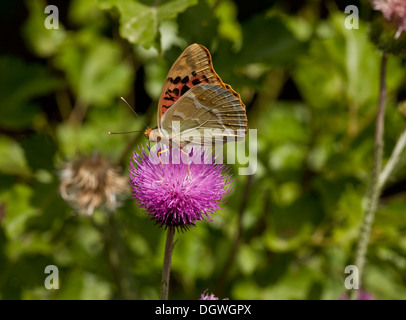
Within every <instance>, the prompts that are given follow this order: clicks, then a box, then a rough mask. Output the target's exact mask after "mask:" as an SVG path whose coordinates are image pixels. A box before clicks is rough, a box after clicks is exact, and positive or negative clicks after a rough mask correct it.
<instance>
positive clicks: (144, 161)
mask: <svg viewBox="0 0 406 320" xmlns="http://www.w3.org/2000/svg"><path fill="white" fill-rule="evenodd" d="M175 150H177V151H179V149H169V150H168V151H166V152H163V153H161V160H162V163H163V165H162V164H161V163H160V161H159V160H158V161H157V160H156V159H154V158H153V154H152V153H151V152H150V153H149V154H148V155H147V153H146V152H145V149H144V148H143V147H141V148H139V152H138V153H137V152H133V158H132V160H130V169H129V173H130V178H131V187H132V191H133V198H134V200H136V201H138V203H139V205H140V207H141V208H143V209H144V211H145V212H146V213H147V214H148V215H149V216H150V217H151V219H153V220H155V221H156V222H157V223H158V224H160V226H162V225H165V226H174V227H179V228H181V229H185V228H186V229H187V228H188V227H190V226H195V223H196V221H201V220H206V219H205V218H208V220H210V214H214V213H215V212H216V211H217V210H218V209H219V206H220V205H221V204H223V203H224V202H225V198H226V197H227V196H228V195H229V193H230V191H231V186H230V184H231V180H230V178H231V173H230V168H229V167H228V166H226V165H224V164H215V163H214V159H215V157H214V156H213V155H212V154H209V153H208V152H207V150H204V149H197V148H194V149H192V150H191V152H190V153H189V156H188V159H187V161H188V163H189V165H188V164H187V163H184V162H183V161H179V158H177V154H180V153H179V152H175ZM168 160H169V161H168ZM176 160H178V161H176ZM188 166H189V171H188ZM189 172H190V176H189ZM210 221H211V220H210Z"/></svg>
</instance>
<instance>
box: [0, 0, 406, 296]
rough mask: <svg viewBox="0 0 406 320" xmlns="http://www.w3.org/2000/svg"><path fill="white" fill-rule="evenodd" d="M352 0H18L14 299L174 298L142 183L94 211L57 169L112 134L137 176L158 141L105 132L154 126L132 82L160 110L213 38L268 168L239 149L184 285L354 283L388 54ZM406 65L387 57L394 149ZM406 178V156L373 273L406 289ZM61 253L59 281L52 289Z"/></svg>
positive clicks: (375, 243) (9, 163)
mask: <svg viewBox="0 0 406 320" xmlns="http://www.w3.org/2000/svg"><path fill="white" fill-rule="evenodd" d="M345 2H346V1H344V2H341V1H340V4H339V5H338V4H337V3H335V2H333V1H303V2H302V4H301V5H300V6H297V5H294V4H296V3H297V2H296V1H281V0H280V1H276V0H275V1H270V2H269V3H267V2H265V1H263V2H260V1H240V0H238V1H237V0H235V1H232V0H186V1H183V0H162V1H152V0H151V1H150V0H122V1H118V0H92V1H79V0H71V1H64V2H63V3H61V5H58V4H57V6H58V8H59V17H60V21H59V29H50V30H48V29H46V28H45V27H44V19H45V18H46V16H47V14H45V13H44V8H45V6H46V5H47V3H46V2H45V1H42V0H27V1H25V2H22V3H20V4H16V3H14V2H9V3H8V4H2V6H3V7H5V9H7V10H9V12H10V16H9V17H8V20H6V22H7V21H8V22H9V23H13V24H14V26H15V28H14V31H11V34H9V35H8V37H9V38H10V39H13V40H12V41H14V42H12V44H13V45H12V46H8V47H5V48H2V51H1V55H0V69H1V74H0V298H2V299H156V298H158V296H159V286H160V280H161V279H160V272H161V268H162V261H163V250H164V240H165V232H164V230H163V229H160V228H158V227H157V226H155V225H154V223H153V222H152V221H150V220H149V219H148V218H147V217H146V215H144V214H143V213H142V211H141V210H140V209H139V208H138V207H137V205H136V204H135V203H134V201H133V200H131V199H130V198H128V199H127V200H126V201H125V202H124V206H123V207H121V208H119V209H118V210H117V212H115V213H114V215H108V214H106V213H105V212H104V211H102V210H96V211H95V213H94V215H93V216H92V217H91V218H89V217H87V216H83V215H79V214H78V213H77V212H76V211H75V210H74V209H72V208H71V207H70V206H69V205H68V204H67V203H66V202H65V201H64V200H63V199H62V198H61V196H60V193H59V183H60V180H59V174H60V173H59V172H60V169H61V167H62V164H63V162H64V161H70V160H73V159H76V158H77V156H78V155H79V154H80V155H90V154H92V152H93V151H94V150H98V152H99V153H100V154H101V155H103V156H105V157H107V158H108V159H110V160H111V161H112V162H116V163H119V164H120V165H121V166H122V167H123V172H124V173H123V174H126V172H127V169H128V160H129V158H130V156H131V152H132V150H135V149H136V147H137V145H139V144H141V143H146V140H145V138H143V137H142V135H141V134H136V135H134V136H131V135H117V136H109V135H108V134H107V132H108V131H110V130H111V131H127V130H143V127H144V125H143V123H142V122H141V121H140V120H139V119H137V118H135V117H133V116H132V115H131V113H130V111H129V110H128V109H127V108H126V107H125V105H124V104H123V103H122V102H121V101H120V99H119V97H120V96H124V97H126V98H127V99H128V101H129V102H130V104H131V105H132V106H134V108H135V109H136V111H137V112H138V113H139V114H140V116H141V117H142V118H143V119H144V121H146V122H148V123H149V124H150V125H152V126H154V125H155V121H156V120H155V119H156V118H155V112H156V105H157V99H158V97H159V94H160V89H161V86H162V84H163V81H164V78H165V76H166V73H167V71H168V70H169V68H170V66H171V64H172V63H173V62H174V61H175V60H176V58H177V56H178V55H179V54H180V53H181V52H182V50H183V49H184V48H185V47H186V46H187V45H189V44H191V43H194V42H197V43H200V44H202V45H205V46H206V47H208V48H209V49H210V51H211V53H212V56H213V61H214V67H215V69H216V71H217V73H218V74H219V75H220V76H221V77H222V79H223V81H224V82H225V83H229V84H231V85H232V86H233V88H234V89H235V90H236V91H237V92H239V93H241V96H242V99H243V101H244V102H245V104H246V106H247V114H248V120H249V128H251V129H257V130H258V141H257V145H256V146H255V147H256V148H257V150H258V170H257V172H256V174H255V175H253V176H240V175H238V164H237V165H232V169H233V172H234V179H235V181H234V182H233V186H234V190H233V192H232V194H231V195H230V197H229V200H228V202H227V203H226V204H225V205H224V206H223V209H222V210H220V211H219V212H218V213H217V214H216V215H214V216H213V221H212V222H202V223H198V224H197V227H196V228H192V229H191V230H190V231H188V232H185V233H183V234H177V235H176V238H177V239H178V241H177V243H176V246H175V250H174V255H173V259H172V275H171V285H170V298H171V299H198V298H199V297H200V293H202V292H203V291H204V290H205V289H206V288H209V292H213V293H214V294H215V295H216V296H219V297H220V298H224V297H229V298H230V299H339V297H340V295H341V294H342V293H343V292H345V288H344V279H345V277H346V274H344V269H345V267H346V266H347V265H349V264H351V262H352V261H353V255H354V247H355V242H356V240H357V237H358V234H359V227H360V223H361V219H362V212H363V205H364V204H363V197H364V194H365V191H366V186H367V184H368V179H369V176H370V172H371V169H372V158H373V156H372V155H373V144H374V138H373V137H374V122H375V115H376V109H377V99H378V85H379V81H378V80H379V64H380V53H379V51H378V50H377V49H376V48H375V47H374V46H373V45H372V44H371V42H370V41H369V39H368V33H367V29H368V25H369V22H370V20H371V17H372V11H371V8H370V5H369V2H368V1H359V2H357V5H358V6H359V9H360V13H361V17H362V19H361V20H360V28H359V29H351V30H349V29H346V28H345V26H344V21H345V18H346V15H345V14H344V8H345ZM17 3H18V2H17ZM348 4H350V3H348ZM351 4H352V3H351ZM19 12H23V13H24V14H19ZM15 17H17V18H15ZM4 19H6V18H5V17H3V20H4ZM10 21H12V22H10ZM11 29H13V28H11ZM11 29H7V30H11ZM3 30H5V29H4V28H3ZM3 32H7V31H3ZM10 41H11V40H10ZM404 66H405V61H402V60H400V59H398V58H396V57H392V56H391V57H390V58H389V66H388V77H387V81H388V106H387V114H386V118H385V126H386V131H385V159H387V158H388V156H389V155H390V152H391V150H392V148H393V146H394V145H395V143H396V139H397V138H398V136H399V135H400V133H401V131H402V130H403V129H404V127H405V123H404V120H403V119H402V118H401V116H400V114H399V113H398V112H397V110H396V105H397V103H398V102H399V101H400V100H402V99H405V97H406V86H405V81H404V80H405V68H404ZM405 181H406V171H405V170H402V169H400V170H398V171H397V174H396V176H395V177H393V178H392V179H391V181H390V184H389V185H388V187H387V188H386V189H385V190H384V192H383V196H382V198H381V203H380V207H379V210H378V212H377V215H376V221H375V224H374V226H373V230H372V237H371V243H370V247H369V251H368V255H367V268H366V271H365V272H366V273H365V276H366V281H365V284H364V288H365V289H366V290H367V291H369V292H371V293H372V294H374V295H375V296H376V297H377V298H378V299H406V286H405V285H406V233H405V230H406V216H405V213H406V198H405V191H406V188H405V186H406V183H405ZM50 264H54V265H56V266H58V268H59V278H60V288H59V289H58V290H47V289H46V288H45V287H44V280H45V277H46V276H47V275H46V274H44V269H45V267H46V266H47V265H50Z"/></svg>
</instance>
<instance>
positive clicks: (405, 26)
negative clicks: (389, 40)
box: [371, 0, 406, 38]
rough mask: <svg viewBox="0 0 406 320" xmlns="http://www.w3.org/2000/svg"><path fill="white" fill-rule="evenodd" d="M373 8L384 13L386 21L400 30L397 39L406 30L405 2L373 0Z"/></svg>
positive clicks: (400, 0) (399, 0)
mask: <svg viewBox="0 0 406 320" xmlns="http://www.w3.org/2000/svg"><path fill="white" fill-rule="evenodd" d="M371 3H372V7H373V8H374V9H375V10H379V11H381V12H382V14H383V16H384V17H385V19H386V20H388V21H391V22H393V23H394V24H395V25H396V27H397V28H398V32H397V33H396V38H399V36H400V34H401V33H402V31H405V30H406V1H405V0H371Z"/></svg>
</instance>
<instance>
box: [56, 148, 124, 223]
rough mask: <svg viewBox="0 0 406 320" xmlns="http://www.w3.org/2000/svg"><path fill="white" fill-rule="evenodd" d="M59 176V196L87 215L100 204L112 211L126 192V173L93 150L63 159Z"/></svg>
mask: <svg viewBox="0 0 406 320" xmlns="http://www.w3.org/2000/svg"><path fill="white" fill-rule="evenodd" d="M60 177H61V184H60V192H61V195H62V198H63V199H65V200H66V201H68V202H69V203H71V204H72V205H73V206H74V207H75V208H76V209H77V210H78V211H79V213H81V214H86V215H88V216H90V215H92V214H93V211H94V209H95V208H98V207H101V206H104V207H106V208H107V209H108V210H111V211H115V210H116V209H117V207H119V206H120V201H119V200H121V198H123V196H124V195H125V194H129V193H130V187H129V182H128V179H127V177H125V176H121V175H120V174H119V169H118V168H117V167H115V166H114V165H112V164H111V163H110V162H109V161H107V160H106V159H105V158H103V157H101V156H99V155H97V153H94V154H93V155H92V156H90V157H84V158H81V159H79V160H77V161H73V162H67V163H66V164H65V166H64V168H63V169H62V170H61V171H60Z"/></svg>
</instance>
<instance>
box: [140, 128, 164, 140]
mask: <svg viewBox="0 0 406 320" xmlns="http://www.w3.org/2000/svg"><path fill="white" fill-rule="evenodd" d="M144 135H145V136H146V137H147V139H148V140H149V141H151V142H159V141H160V140H161V135H160V134H159V130H158V128H148V129H147V130H145V131H144Z"/></svg>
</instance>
